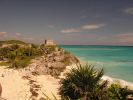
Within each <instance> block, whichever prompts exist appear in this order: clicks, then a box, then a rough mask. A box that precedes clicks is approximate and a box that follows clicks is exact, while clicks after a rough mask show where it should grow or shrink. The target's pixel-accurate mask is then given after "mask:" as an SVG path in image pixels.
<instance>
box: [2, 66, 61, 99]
mask: <svg viewBox="0 0 133 100" xmlns="http://www.w3.org/2000/svg"><path fill="white" fill-rule="evenodd" d="M58 82H59V79H55V78H53V77H52V76H50V75H40V76H29V77H28V78H24V76H23V73H20V72H19V71H17V70H13V69H5V68H4V66H1V67H0V83H1V85H2V96H1V97H2V98H4V99H6V100H32V99H33V98H35V99H36V100H38V99H40V98H44V94H46V95H47V96H49V97H50V98H53V95H52V93H53V94H54V95H55V96H56V97H58V98H59V96H58V88H59V84H58ZM35 86H37V87H35ZM34 87H35V89H36V93H37V98H36V97H35V96H34V95H33V90H32V89H34ZM30 98H32V99H30Z"/></svg>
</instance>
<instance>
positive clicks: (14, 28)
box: [0, 0, 133, 46]
mask: <svg viewBox="0 0 133 100" xmlns="http://www.w3.org/2000/svg"><path fill="white" fill-rule="evenodd" d="M9 39H10V40H11V39H17V40H22V41H26V42H32V43H43V42H44V40H45V39H53V40H54V41H55V42H56V43H57V44H66V45H131V46H133V0H0V40H9Z"/></svg>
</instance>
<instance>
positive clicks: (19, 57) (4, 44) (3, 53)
mask: <svg viewBox="0 0 133 100" xmlns="http://www.w3.org/2000/svg"><path fill="white" fill-rule="evenodd" d="M0 44H1V47H0V61H2V62H1V63H0V65H10V67H13V68H21V67H26V66H27V65H29V64H30V61H31V59H33V58H35V57H38V56H41V55H46V54H50V53H51V52H54V51H55V48H56V46H45V45H41V46H39V45H35V44H27V43H24V42H22V41H16V40H11V41H1V42H0Z"/></svg>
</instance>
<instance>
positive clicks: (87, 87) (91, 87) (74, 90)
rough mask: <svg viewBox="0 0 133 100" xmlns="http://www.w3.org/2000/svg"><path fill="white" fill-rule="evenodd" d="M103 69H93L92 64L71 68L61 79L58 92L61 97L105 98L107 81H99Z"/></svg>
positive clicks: (75, 98)
mask: <svg viewBox="0 0 133 100" xmlns="http://www.w3.org/2000/svg"><path fill="white" fill-rule="evenodd" d="M103 74H104V73H103V69H101V70H95V69H94V66H92V65H88V64H86V65H84V66H82V65H80V66H78V67H77V68H72V69H71V70H70V72H68V73H66V78H65V79H62V80H61V82H60V84H61V87H60V89H59V94H60V95H61V96H62V99H66V100H67V98H69V99H72V100H77V99H82V100H99V99H102V98H105V97H106V96H105V94H106V90H107V81H101V77H102V76H103Z"/></svg>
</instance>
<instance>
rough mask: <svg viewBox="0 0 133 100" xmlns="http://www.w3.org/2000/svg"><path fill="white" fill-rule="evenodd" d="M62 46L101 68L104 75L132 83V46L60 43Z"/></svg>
mask: <svg viewBox="0 0 133 100" xmlns="http://www.w3.org/2000/svg"><path fill="white" fill-rule="evenodd" d="M61 47H62V48H64V49H65V50H67V51H69V52H71V53H72V54H74V55H75V56H77V57H78V58H79V59H80V60H81V61H85V62H86V63H87V62H88V63H89V64H92V65H94V66H95V67H96V68H103V69H104V73H105V75H107V76H109V77H112V78H118V79H122V80H125V81H128V82H132V83H133V47H131V46H84V45H62V46H61Z"/></svg>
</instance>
